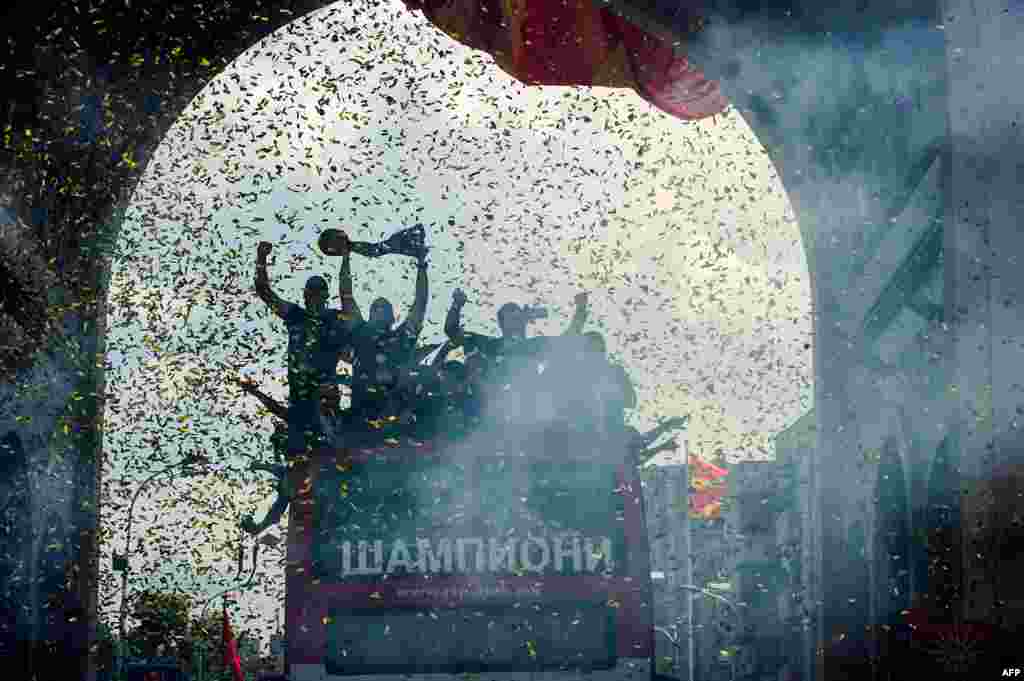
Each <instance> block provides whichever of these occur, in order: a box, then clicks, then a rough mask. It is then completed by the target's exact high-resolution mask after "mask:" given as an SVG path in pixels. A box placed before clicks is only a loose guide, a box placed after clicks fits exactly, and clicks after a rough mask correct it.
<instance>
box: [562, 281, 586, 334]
mask: <svg viewBox="0 0 1024 681" xmlns="http://www.w3.org/2000/svg"><path fill="white" fill-rule="evenodd" d="M589 297H590V295H589V294H588V293H586V292H584V293H577V294H576V299H575V301H574V302H575V303H576V312H575V313H574V314H573V316H572V321H571V322H570V323H569V328H567V329H566V330H565V332H564V333H562V335H563V336H578V335H579V334H580V333H582V331H583V325H584V324H586V323H587V315H588V314H589V312H590V306H589Z"/></svg>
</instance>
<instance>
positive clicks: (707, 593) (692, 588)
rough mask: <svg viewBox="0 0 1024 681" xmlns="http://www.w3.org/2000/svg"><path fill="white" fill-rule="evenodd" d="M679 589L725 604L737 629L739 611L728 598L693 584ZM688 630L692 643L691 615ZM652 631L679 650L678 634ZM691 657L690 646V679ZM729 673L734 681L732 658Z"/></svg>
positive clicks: (734, 661) (691, 649)
mask: <svg viewBox="0 0 1024 681" xmlns="http://www.w3.org/2000/svg"><path fill="white" fill-rule="evenodd" d="M679 588H680V589H682V590H683V591H689V592H691V593H693V594H700V595H702V596H707V597H708V598H713V599H715V600H716V601H719V602H721V603H725V605H726V607H728V608H729V610H730V612H732V614H733V616H734V617H735V618H736V626H737V628H739V623H740V611H739V608H737V607H736V604H735V603H733V602H732V601H730V600H729V599H728V598H725V597H724V596H721V595H719V594H716V593H713V592H711V591H708V590H707V589H702V588H700V587H699V586H695V585H693V584H680V585H679ZM691 598H692V596H691ZM689 628H690V642H691V643H692V641H693V617H692V615H691V617H690V623H689ZM654 631H656V632H657V633H659V634H661V635H663V636H664V637H665V638H667V639H668V640H669V643H671V644H672V646H673V647H674V648H675V649H676V650H677V651H678V650H679V648H680V645H679V633H678V632H675V633H673V632H670V631H669V630H667V629H665V628H664V627H654ZM733 637H734V638H735V634H733ZM677 654H678V653H677ZM692 656H693V646H692V645H691V646H690V658H691V659H690V661H689V667H690V670H691V674H690V676H691V677H692V676H693V674H692V670H693V659H692ZM729 673H730V677H731V678H732V680H733V681H735V679H736V659H735V658H734V657H730V658H729ZM690 681H693V679H692V678H691V679H690Z"/></svg>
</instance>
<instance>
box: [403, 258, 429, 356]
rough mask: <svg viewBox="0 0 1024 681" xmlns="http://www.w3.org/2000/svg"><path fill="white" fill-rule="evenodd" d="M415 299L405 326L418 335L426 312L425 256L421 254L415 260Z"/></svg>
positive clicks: (414, 334)
mask: <svg viewBox="0 0 1024 681" xmlns="http://www.w3.org/2000/svg"><path fill="white" fill-rule="evenodd" d="M416 270H417V271H416V299H415V300H414V301H413V303H412V308H411V309H410V310H409V314H408V315H407V316H406V318H405V322H404V325H405V328H406V329H408V330H409V332H410V333H412V335H413V336H414V337H419V335H420V331H421V330H422V329H423V320H424V318H425V317H426V314H427V256H426V254H421V255H420V256H419V258H418V259H417V262H416Z"/></svg>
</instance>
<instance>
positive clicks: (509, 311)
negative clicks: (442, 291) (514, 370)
mask: <svg viewBox="0 0 1024 681" xmlns="http://www.w3.org/2000/svg"><path fill="white" fill-rule="evenodd" d="M587 297H588V296H587V294H586V293H580V294H577V296H576V299H575V304H576V311H575V314H574V315H573V319H572V322H571V323H570V324H569V328H567V329H566V330H565V332H563V334H562V335H563V336H567V335H575V334H578V333H579V332H580V330H582V328H583V325H584V324H585V323H586V320H587V314H588V306H587ZM465 305H466V294H465V293H463V291H462V289H456V290H455V292H454V293H453V294H452V304H451V307H450V308H449V309H448V316H447V317H446V318H445V324H444V332H445V334H446V335H447V336H448V338H450V339H451V340H452V342H453V343H454V344H455V346H456V347H460V346H461V347H462V348H464V350H465V352H466V355H467V356H468V355H470V354H471V353H473V352H480V353H482V354H483V355H484V356H485V357H486V358H487V359H488V361H490V362H497V361H498V360H499V359H500V358H502V357H503V356H505V355H506V354H508V352H509V351H511V350H513V349H514V348H516V347H518V346H520V345H524V344H525V345H530V344H528V343H527V341H529V340H534V339H528V338H527V337H526V325H527V324H528V323H529V322H530V321H532V320H534V319H539V318H541V317H545V316H547V313H546V312H544V310H543V309H539V308H532V307H520V306H519V305H518V304H516V303H505V304H504V305H502V306H501V307H500V308H498V328H499V329H500V330H501V336H499V337H497V338H496V337H494V336H486V335H484V334H479V333H474V332H471V331H465V330H464V329H463V328H462V323H461V318H462V308H463V307H465ZM537 340H539V339H537ZM533 345H534V347H532V348H531V349H533V350H535V349H537V348H536V344H533Z"/></svg>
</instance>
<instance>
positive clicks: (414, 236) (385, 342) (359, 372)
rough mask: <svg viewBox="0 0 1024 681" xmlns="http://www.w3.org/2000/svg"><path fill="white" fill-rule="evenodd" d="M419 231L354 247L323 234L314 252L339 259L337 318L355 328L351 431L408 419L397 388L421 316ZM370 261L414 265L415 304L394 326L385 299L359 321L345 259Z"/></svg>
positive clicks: (423, 276) (411, 358) (423, 280)
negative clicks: (397, 259) (399, 259)
mask: <svg viewBox="0 0 1024 681" xmlns="http://www.w3.org/2000/svg"><path fill="white" fill-rule="evenodd" d="M424 242H425V230H424V228H423V226H422V225H416V226H414V227H410V228H408V229H404V230H402V231H400V232H397V233H396V234H394V235H392V236H391V238H389V239H388V240H386V241H384V242H382V243H377V244H372V243H366V242H354V241H351V240H350V239H349V238H348V235H346V234H345V233H344V232H342V231H340V230H327V231H326V232H324V234H323V235H321V237H320V242H319V244H320V249H321V250H322V251H323V252H324V254H326V255H335V256H341V258H342V265H341V276H340V279H339V294H340V295H341V306H342V307H341V310H342V315H343V316H345V318H346V319H349V320H351V321H352V322H353V323H354V324H355V326H354V331H353V334H352V343H353V359H352V408H351V413H352V416H353V419H354V421H355V425H356V427H362V426H367V425H368V426H370V427H371V428H375V427H380V426H381V425H383V424H386V423H390V422H394V421H399V420H401V421H403V422H404V421H408V420H409V419H411V414H412V408H411V407H412V405H411V404H409V403H408V402H409V399H408V398H409V396H407V395H405V391H403V390H402V386H404V385H407V384H408V381H406V380H404V379H405V378H406V374H407V373H408V372H409V371H412V370H413V369H414V366H415V363H416V343H417V341H418V339H419V336H420V332H421V331H422V329H423V321H424V316H425V314H426V310H427V296H428V287H427V248H426V245H425V243H424ZM352 253H359V254H360V255H363V256H365V257H369V258H376V257H381V256H383V255H390V254H398V255H408V256H412V257H414V258H415V259H416V267H417V276H416V298H415V300H414V302H413V304H412V308H411V309H410V310H409V313H408V314H407V315H406V318H405V320H404V321H403V322H402V323H401V324H398V325H397V326H396V324H395V322H396V319H395V312H394V307H393V306H392V304H391V302H390V301H389V300H387V299H386V298H377V299H376V300H374V301H373V303H371V305H370V316H369V318H368V319H364V318H363V315H362V312H361V310H360V309H359V305H358V303H356V300H355V297H354V296H353V294H352V269H351V254H352Z"/></svg>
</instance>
